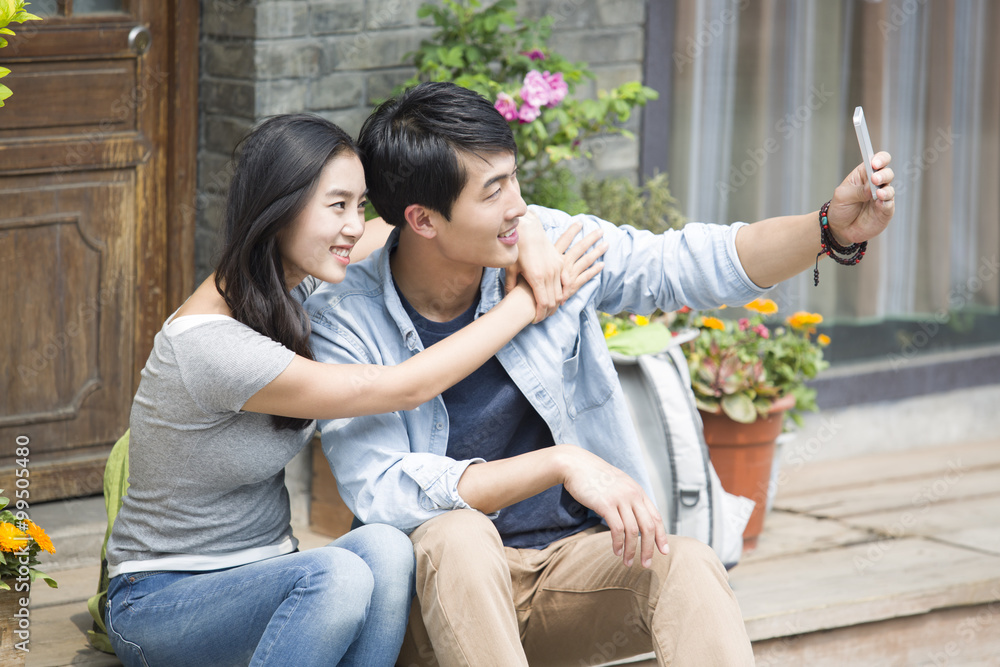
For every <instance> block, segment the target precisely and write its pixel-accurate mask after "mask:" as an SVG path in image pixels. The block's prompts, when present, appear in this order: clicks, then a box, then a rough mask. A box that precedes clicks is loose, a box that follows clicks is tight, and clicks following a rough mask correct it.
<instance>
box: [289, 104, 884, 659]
mask: <svg viewBox="0 0 1000 667" xmlns="http://www.w3.org/2000/svg"><path fill="white" fill-rule="evenodd" d="M359 143H360V145H361V147H362V151H363V154H364V163H365V175H366V179H367V184H368V187H369V196H370V198H371V200H372V202H373V203H374V205H375V207H376V209H377V210H378V212H379V213H380V214H381V215H382V217H383V218H384V219H385V220H386V221H387V222H388V223H390V224H392V225H394V226H395V227H397V230H395V231H394V232H393V234H392V235H391V236H390V238H389V241H388V242H387V243H386V246H385V248H384V249H383V250H382V251H379V252H376V253H374V254H373V255H372V256H371V258H370V259H369V260H367V261H366V262H363V263H362V264H360V265H359V266H357V267H354V268H352V269H351V270H350V271H349V272H348V274H347V278H346V280H345V281H344V282H343V283H340V284H339V285H331V286H328V287H326V288H323V289H321V290H320V291H318V292H317V293H316V294H315V295H314V296H313V297H312V298H311V299H310V300H309V301H308V302H307V304H306V305H307V309H308V310H309V311H310V313H311V314H312V326H313V338H312V347H313V352H314V354H315V355H316V358H317V359H319V360H322V361H330V362H337V363H350V362H359V363H382V364H390V363H392V364H395V363H399V362H400V361H402V360H403V359H405V358H407V357H409V356H411V355H413V354H415V353H416V352H417V351H419V350H420V349H422V348H424V347H426V346H428V345H432V344H433V343H434V342H436V341H438V340H440V339H442V338H444V337H446V336H448V335H449V334H450V333H452V332H454V331H456V330H458V329H459V328H461V327H462V326H463V325H464V324H466V323H467V322H469V321H470V320H472V319H474V318H475V317H476V316H478V315H480V314H481V313H483V312H486V311H488V310H489V309H490V308H491V307H493V305H495V304H496V303H497V302H498V300H499V299H500V297H501V295H502V286H503V280H504V278H503V272H502V271H501V270H500V269H499V268H498V267H504V266H509V265H511V264H513V263H514V261H515V260H516V259H517V249H516V245H515V243H516V240H517V225H518V220H519V218H520V217H521V216H523V215H525V214H526V212H527V207H526V206H525V203H524V201H523V200H522V199H521V195H520V189H519V187H518V183H517V173H516V172H517V170H516V146H515V145H514V141H513V136H512V134H511V132H510V129H509V127H508V125H507V123H506V121H504V120H503V118H502V117H501V116H500V114H499V113H498V112H496V110H495V109H494V108H493V107H492V105H491V104H490V103H489V102H488V101H487V100H485V99H483V98H482V97H480V96H479V95H477V94H475V93H472V92H470V91H467V90H465V89H462V88H458V87H456V86H454V85H451V84H423V85H421V86H417V87H416V88H414V89H411V90H410V91H408V92H407V93H405V94H403V95H402V96H401V97H400V98H398V99H396V100H390V101H389V102H387V103H385V104H383V105H382V106H381V107H379V109H377V110H376V112H375V113H374V114H373V115H372V116H371V117H370V118H369V119H368V121H367V122H366V123H365V126H364V127H363V129H362V131H361V136H360V140H359ZM888 163H889V156H888V155H887V154H885V153H880V154H879V155H877V156H876V158H875V165H874V166H875V168H876V169H878V171H877V172H876V175H875V178H874V179H873V180H874V181H875V183H876V184H877V185H880V186H887V184H888V183H889V182H890V181H891V180H892V172H891V170H890V169H888V168H887V165H888ZM863 173H864V171H863V168H859V169H855V170H854V171H853V172H852V173H851V175H850V176H849V177H848V178H847V179H846V180H845V181H844V183H843V184H842V185H841V186H840V187H839V188H837V190H836V192H835V194H834V197H833V202H832V204H831V205H830V207H829V221H830V225H831V227H832V232H833V234H835V236H836V238H837V239H838V241H839V242H841V243H852V242H854V241H861V240H865V239H868V238H870V237H872V236H875V235H876V234H878V233H879V232H881V231H882V230H883V229H884V228H885V226H886V225H887V224H888V221H889V219H890V218H891V216H892V196H893V193H892V187H891V186H888V187H882V188H881V189H880V190H879V200H878V201H877V202H872V201H871V197H870V192H869V191H868V190H867V186H866V184H865V183H864V180H863V176H862V175H863ZM866 193H868V194H867V197H866ZM532 211H533V213H534V214H536V215H537V216H538V217H539V218H540V219H541V221H542V223H543V225H544V226H545V228H546V230H547V232H548V233H549V235H550V237H551V238H556V237H558V236H559V235H560V234H561V233H562V232H563V230H565V229H566V228H567V227H569V226H570V225H571V224H572V222H573V221H578V222H581V223H582V225H583V233H587V232H589V231H592V230H593V229H597V228H600V229H602V230H603V233H604V241H605V242H606V243H607V244H608V248H607V251H606V252H605V254H604V268H603V270H602V271H601V273H600V274H599V275H598V276H597V277H595V278H594V279H592V280H590V281H589V282H588V283H587V284H585V285H584V286H583V287H582V288H581V289H580V290H579V292H577V293H576V295H575V296H573V297H572V298H570V299H569V300H568V301H567V302H566V304H565V305H564V306H562V307H561V308H559V310H558V311H557V312H556V313H555V314H554V315H552V316H551V317H549V318H548V319H546V320H544V321H543V322H541V323H539V324H537V325H534V326H531V327H528V328H526V329H525V330H524V331H522V332H521V333H520V334H519V335H518V336H517V337H516V338H514V340H513V341H511V343H510V344H508V345H507V346H506V347H505V348H504V349H502V350H501V351H500V352H499V353H498V354H497V355H496V357H494V358H493V359H492V360H491V361H490V362H489V363H487V364H486V365H484V366H483V367H482V368H481V369H480V370H479V371H477V372H476V373H475V374H473V375H471V376H469V378H467V379H466V380H465V381H463V382H462V383H460V384H458V385H456V386H455V387H454V388H452V389H450V390H449V391H447V392H445V393H444V394H443V395H442V396H440V397H438V398H436V399H435V400H433V401H431V402H430V403H427V404H424V405H422V406H420V407H418V408H416V409H415V410H411V411H407V412H400V413H394V414H383V415H375V416H371V417H360V418H355V419H349V420H338V421H331V422H322V423H321V424H320V426H321V429H322V432H323V448H324V451H325V452H326V455H327V457H328V459H329V461H330V464H331V466H332V468H333V471H334V473H335V475H336V477H337V483H338V486H339V489H340V492H341V495H342V496H343V498H344V501H345V502H346V503H347V505H348V507H350V509H351V510H352V511H353V512H354V514H355V516H357V517H358V518H359V519H360V520H361V521H363V522H365V523H369V522H380V523H388V524H391V525H393V526H396V527H398V528H400V529H402V530H404V531H406V532H408V533H410V536H411V540H412V541H413V543H414V548H415V552H416V558H417V581H416V587H417V588H416V591H417V598H418V601H419V605H417V604H415V606H414V613H413V614H411V619H410V633H411V637H410V639H409V640H408V641H407V643H406V644H405V645H404V648H403V653H402V654H401V656H400V661H399V664H402V665H411V664H421V665H423V664H427V665H431V664H440V665H445V666H447V665H474V666H475V667H479V666H481V665H499V666H503V667H509V666H512V665H526V664H528V662H529V661H530V662H531V664H536V665H560V664H565V665H579V664H584V665H586V664H600V663H602V662H605V661H607V660H609V659H612V658H614V659H620V658H624V657H626V656H629V655H635V654H639V653H643V652H646V651H649V650H650V649H652V650H654V651H655V652H656V656H657V660H658V661H659V663H660V664H670V665H726V666H727V667H731V666H735V665H750V664H752V663H753V656H752V652H751V648H750V642H749V640H748V638H747V635H746V631H745V629H744V625H743V621H742V617H741V615H740V610H739V607H738V605H737V603H736V600H735V597H734V596H733V593H732V591H731V590H730V588H729V585H728V581H727V577H726V573H725V570H724V568H723V567H722V565H721V563H720V562H719V561H718V559H717V558H716V557H715V554H714V553H713V552H712V551H711V550H710V549H709V548H708V547H706V546H704V545H702V544H700V543H698V542H696V541H694V540H689V539H685V538H680V537H676V536H665V535H664V532H663V524H662V521H661V519H660V516H659V514H658V513H657V510H656V508H655V506H654V504H653V502H652V501H651V500H650V494H649V484H648V480H647V476H646V473H645V471H644V469H643V463H642V456H641V453H640V450H639V445H638V441H637V438H636V435H635V433H634V430H633V427H632V424H631V421H630V419H629V416H628V411H627V409H626V406H625V403H624V398H623V395H622V391H621V388H620V386H619V384H618V382H617V378H616V375H615V371H614V368H613V366H612V363H611V359H610V357H609V355H608V352H607V348H606V346H605V343H604V338H603V335H602V333H601V328H600V326H599V323H598V318H597V311H598V310H600V311H606V312H612V313H615V312H620V311H622V310H628V311H631V312H636V313H648V312H650V311H652V310H654V309H655V308H657V307H659V308H662V309H664V310H672V309H676V308H678V307H680V306H682V305H689V306H692V307H694V308H709V307H714V306H717V305H719V304H721V303H730V304H743V303H746V302H748V301H751V300H752V299H754V298H755V297H757V296H759V295H760V294H761V293H763V292H764V291H765V288H762V287H759V286H760V285H768V286H770V285H773V284H774V283H776V282H778V281H780V280H783V279H785V278H788V277H790V276H792V275H794V274H796V273H798V272H800V271H802V270H803V269H805V268H808V267H810V266H811V265H812V262H813V261H815V259H816V253H817V252H819V250H820V242H819V238H820V233H819V221H818V216H817V214H816V213H812V214H809V215H803V216H789V217H784V218H774V219H769V220H764V221H761V222H759V223H756V224H754V225H749V226H748V225H744V224H742V223H739V224H734V225H732V226H716V225H700V224H691V225H688V226H686V227H685V228H684V230H683V231H682V232H668V233H666V234H663V235H659V236H657V235H653V234H650V233H648V232H637V231H635V230H632V229H629V228H622V229H619V228H617V227H615V226H613V225H611V224H610V223H607V222H605V221H603V220H599V219H597V218H593V217H590V216H578V217H577V218H571V217H570V216H569V215H567V214H565V213H562V212H560V211H553V210H550V209H543V208H537V207H532ZM365 390H368V391H378V388H377V387H359V391H365ZM640 537H641V539H640ZM609 647H610V648H609Z"/></svg>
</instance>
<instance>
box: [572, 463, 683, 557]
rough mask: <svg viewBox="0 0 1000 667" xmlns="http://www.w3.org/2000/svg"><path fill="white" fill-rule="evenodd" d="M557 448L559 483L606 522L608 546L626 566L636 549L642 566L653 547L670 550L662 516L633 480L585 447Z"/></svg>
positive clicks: (651, 554)
mask: <svg viewBox="0 0 1000 667" xmlns="http://www.w3.org/2000/svg"><path fill="white" fill-rule="evenodd" d="M558 447H559V448H560V455H561V462H562V463H561V469H562V484H563V486H564V487H565V488H566V490H567V491H568V492H569V493H570V495H572V496H573V497H574V498H576V499H577V500H578V501H579V502H580V503H582V504H583V505H586V506H587V507H589V508H590V509H592V510H594V511H595V512H597V514H599V515H600V516H601V518H602V519H604V521H605V522H606V523H607V524H608V528H610V529H611V548H612V550H613V551H614V553H615V555H616V556H621V557H622V561H623V562H624V563H625V566H626V567H631V566H632V560H633V559H634V557H635V554H636V550H637V549H639V550H640V562H641V563H642V565H643V567H649V566H650V565H651V564H652V560H653V549H654V548H658V549H659V550H660V553H662V554H664V555H665V554H667V553H668V552H669V551H670V547H669V546H668V545H667V533H666V531H665V530H664V528H663V519H662V518H661V517H660V513H659V512H658V511H657V510H656V505H654V504H653V501H652V500H650V498H649V496H647V495H646V492H645V491H643V490H642V487H641V486H639V484H638V483H636V481H635V480H633V479H632V478H631V477H629V476H628V475H626V474H625V473H624V472H622V471H621V470H619V469H618V468H616V467H614V466H613V465H611V464H610V463H608V462H607V461H605V460H604V459H602V458H600V457H599V456H596V455H594V454H591V453H590V452H588V451H586V450H583V449H580V448H579V447H576V446H573V445H558ZM640 537H641V539H640ZM640 543H641V546H640Z"/></svg>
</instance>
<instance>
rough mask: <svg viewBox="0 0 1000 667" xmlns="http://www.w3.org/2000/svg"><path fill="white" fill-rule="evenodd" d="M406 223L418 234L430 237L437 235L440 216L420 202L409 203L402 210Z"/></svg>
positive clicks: (426, 237)
mask: <svg viewBox="0 0 1000 667" xmlns="http://www.w3.org/2000/svg"><path fill="white" fill-rule="evenodd" d="M403 217H404V218H405V219H406V224H407V226H409V228H410V229H412V230H413V231H414V233H416V234H417V235H418V236H422V237H424V238H425V239H432V238H434V237H435V236H437V223H438V221H439V220H440V218H441V216H440V215H439V214H438V213H436V212H435V211H432V210H431V209H429V208H427V207H426V206H423V205H421V204H410V205H409V206H407V207H406V210H404V211H403Z"/></svg>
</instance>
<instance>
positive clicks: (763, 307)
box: [743, 299, 778, 315]
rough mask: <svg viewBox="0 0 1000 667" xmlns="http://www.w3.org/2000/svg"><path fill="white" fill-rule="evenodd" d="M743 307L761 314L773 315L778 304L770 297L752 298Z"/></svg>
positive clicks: (776, 310)
mask: <svg viewBox="0 0 1000 667" xmlns="http://www.w3.org/2000/svg"><path fill="white" fill-rule="evenodd" d="M743 307H744V308H746V309H747V310H752V311H754V312H755V313H760V314H761V315H774V314H775V313H776V312H778V304H776V303H775V302H774V301H771V300H770V299H754V300H753V301H751V302H750V303H748V304H747V305H745V306H743Z"/></svg>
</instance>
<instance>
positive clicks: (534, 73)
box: [521, 69, 552, 120]
mask: <svg viewBox="0 0 1000 667" xmlns="http://www.w3.org/2000/svg"><path fill="white" fill-rule="evenodd" d="M521 99H522V100H524V103H525V104H530V105H531V106H533V107H544V106H545V105H546V104H548V103H549V100H551V99H552V89H551V88H550V87H549V82H548V81H546V80H545V76H544V75H543V74H542V73H541V72H539V71H538V70H534V69H533V70H531V71H530V72H528V73H527V74H525V75H524V85H523V86H521ZM536 117H537V116H536ZM532 120H534V118H532Z"/></svg>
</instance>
